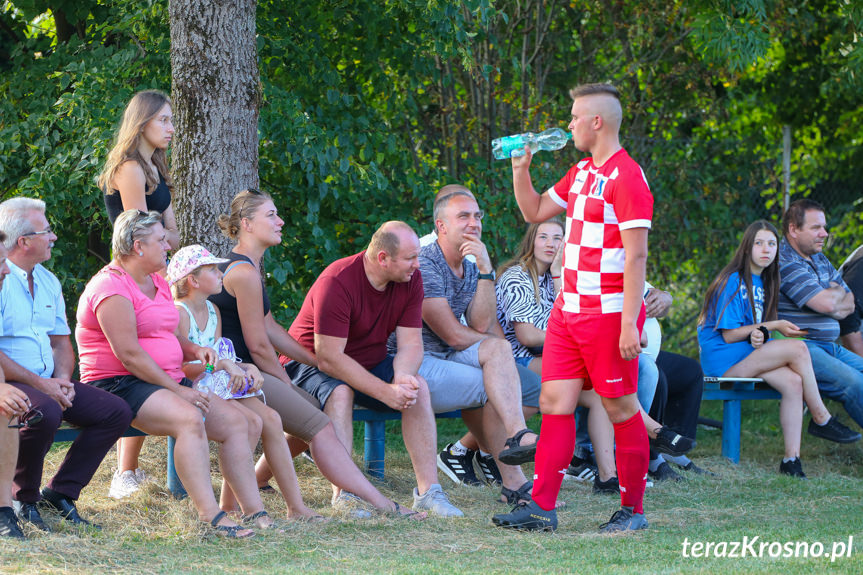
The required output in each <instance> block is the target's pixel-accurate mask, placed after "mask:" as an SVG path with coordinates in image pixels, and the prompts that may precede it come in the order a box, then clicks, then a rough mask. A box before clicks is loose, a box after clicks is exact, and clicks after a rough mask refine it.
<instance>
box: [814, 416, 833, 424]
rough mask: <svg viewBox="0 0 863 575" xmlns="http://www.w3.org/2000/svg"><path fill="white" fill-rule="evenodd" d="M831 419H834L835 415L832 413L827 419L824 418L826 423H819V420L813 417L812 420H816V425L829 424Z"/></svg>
mask: <svg viewBox="0 0 863 575" xmlns="http://www.w3.org/2000/svg"><path fill="white" fill-rule="evenodd" d="M831 419H833V416H832V415H831V416H830V417H828V418H827V419H825V420H824V423H818V422H817V421H815V420H814V419H813V420H812V421H814V422H815V425H827V424H828V423H830V420H831Z"/></svg>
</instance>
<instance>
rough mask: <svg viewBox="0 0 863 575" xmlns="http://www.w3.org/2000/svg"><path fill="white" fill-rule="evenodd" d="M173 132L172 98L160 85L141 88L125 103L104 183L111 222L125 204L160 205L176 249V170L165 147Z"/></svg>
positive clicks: (135, 206)
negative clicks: (173, 179) (173, 198)
mask: <svg viewBox="0 0 863 575" xmlns="http://www.w3.org/2000/svg"><path fill="white" fill-rule="evenodd" d="M173 135H174V124H173V123H172V115H171V102H170V100H168V96H166V95H165V94H163V93H162V92H159V91H158V90H145V91H143V92H138V93H137V94H135V96H134V97H133V98H132V100H131V101H130V102H129V104H128V105H127V106H126V110H125V112H124V113H123V122H122V124H121V125H120V129H119V130H118V131H117V137H116V141H115V143H114V147H113V149H112V150H111V152H110V153H109V154H108V160H107V161H106V162H105V168H104V169H103V170H102V173H101V175H100V176H99V187H100V188H102V191H103V192H104V198H105V209H106V210H107V211H108V219H109V220H110V221H111V223H112V224H113V223H114V220H116V219H117V216H118V215H120V213H122V212H124V211H125V210H141V211H145V212H149V211H157V212H159V213H160V214H162V225H163V226H164V228H165V231H166V232H167V234H168V235H167V239H168V243H169V244H171V249H174V250H176V249H177V248H178V247H179V244H180V236H179V233H178V232H177V220H176V218H175V217H174V208H173V207H172V205H171V188H172V187H173V183H172V182H171V176H170V173H169V170H168V160H167V156H166V155H165V151H166V150H167V149H168V146H169V145H170V144H171V139H172V138H173Z"/></svg>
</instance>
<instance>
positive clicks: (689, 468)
mask: <svg viewBox="0 0 863 575" xmlns="http://www.w3.org/2000/svg"><path fill="white" fill-rule="evenodd" d="M680 469H682V470H683V471H689V472H691V473H694V474H696V475H705V476H707V477H719V475H717V474H716V473H713V472H712V471H709V470H707V469H704V468H703V467H699V466H697V465H695V462H694V461H690V462H689V463H687V464H686V465H684V466H683V467H681V468H680Z"/></svg>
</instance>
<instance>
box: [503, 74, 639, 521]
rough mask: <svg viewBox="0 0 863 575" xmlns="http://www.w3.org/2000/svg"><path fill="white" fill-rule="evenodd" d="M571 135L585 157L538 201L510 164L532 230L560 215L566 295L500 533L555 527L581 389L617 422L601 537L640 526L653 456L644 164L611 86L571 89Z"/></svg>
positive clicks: (555, 312) (523, 172)
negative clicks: (624, 139)
mask: <svg viewBox="0 0 863 575" xmlns="http://www.w3.org/2000/svg"><path fill="white" fill-rule="evenodd" d="M570 95H571V96H572V98H573V103H572V120H571V121H570V123H569V130H570V131H571V132H572V138H573V142H574V144H575V147H576V148H578V149H579V150H581V151H583V152H586V153H588V154H590V156H589V157H587V158H585V159H583V160H581V161H580V162H578V164H576V165H575V166H573V167H572V168H571V169H570V170H569V172H567V174H566V175H565V176H564V177H563V179H561V180H560V181H559V182H557V183H556V184H555V185H554V186H553V187H552V188H550V189H549V190H548V191H546V192H545V193H544V194H542V195H540V194H538V193H537V192H536V191H535V190H534V187H533V184H532V182H531V177H530V170H529V168H530V161H531V153H530V150H529V149H526V150H525V151H526V153H525V155H524V156H521V157H518V158H513V159H512V174H513V187H514V189H515V197H516V200H517V202H518V206H519V208H520V209H521V212H522V214H523V215H524V218H525V220H527V221H528V222H543V221H545V220H547V219H548V218H550V217H552V216H554V215H556V214H558V213H560V212H562V211H564V210H565V211H566V239H565V240H564V245H563V246H562V248H561V249H564V250H565V251H564V259H563V270H562V272H561V273H562V275H563V278H562V280H563V282H562V284H563V288H562V290H561V292H560V294H558V296H557V299H556V301H555V304H554V308H553V309H552V312H551V318H550V319H549V322H548V330H547V332H546V338H545V345H544V349H543V364H542V394H541V396H540V410H541V411H542V413H543V417H542V428H541V431H540V439H539V444H538V448H537V452H536V467H535V474H536V475H535V483H534V487H533V496H532V501H531V502H530V503H528V504H522V505H520V506H517V507H516V508H514V509H513V510H512V512H510V513H505V514H499V515H495V516H494V517H493V519H492V521H493V522H494V524H495V525H499V526H501V527H510V528H516V529H528V530H554V529H556V528H557V513H556V512H555V500H556V497H557V494H558V492H559V491H560V485H561V481H562V480H563V475H564V473H565V471H566V468H567V465H568V464H569V461H570V459H571V458H572V453H573V449H574V447H575V420H574V416H573V412H574V411H575V407H576V405H577V403H578V395H579V393H580V392H581V390H582V389H590V388H591V387H592V388H594V389H596V391H597V393H598V394H599V395H600V396H601V397H602V403H603V405H604V406H605V409H606V411H608V415H609V418H610V419H611V422H612V423H613V424H614V435H615V443H616V446H617V449H616V462H617V471H618V476H619V479H620V496H621V504H622V505H621V508H620V509H619V510H618V511H616V512H615V513H614V515H612V517H611V519H610V520H609V521H608V522H607V523H604V524H603V525H602V526H601V527H600V531H603V532H608V533H610V532H619V531H634V530H638V529H644V528H646V527H647V520H646V519H645V518H644V509H643V506H642V501H643V498H644V487H645V478H646V475H647V465H648V460H649V443H648V435H647V430H646V429H645V425H644V422H643V421H642V417H641V413H640V410H639V404H638V399H637V398H636V394H635V392H636V389H637V386H638V360H637V358H638V354H639V353H640V351H641V346H640V340H641V327H642V325H643V324H644V306H643V303H642V294H643V292H644V276H645V263H646V261H647V232H648V230H649V229H650V226H651V218H652V217H653V196H652V195H651V193H650V188H649V187H648V185H647V180H646V179H645V177H644V173H643V172H642V170H641V167H640V166H639V165H638V164H637V163H636V162H635V161H634V160H633V159H632V158H630V157H629V154H627V153H626V150H624V149H623V147H622V146H621V145H620V140H619V131H620V123H621V118H622V115H623V113H622V108H621V105H620V99H619V95H618V92H617V90H616V89H615V88H614V87H613V86H611V85H608V84H586V85H582V86H578V87H576V88H575V89H573V90H572V91H571V92H570Z"/></svg>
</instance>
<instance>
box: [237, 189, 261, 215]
mask: <svg viewBox="0 0 863 575" xmlns="http://www.w3.org/2000/svg"><path fill="white" fill-rule="evenodd" d="M244 191H245V192H248V193H249V194H250V195H248V196H246V197H245V198H243V205H242V206H241V207H240V209H239V210H237V214H239V215H240V217H246V218H251V216H243V214H244V213H245V211H246V205H247V204H248V203H249V200H250V199H252V197H253V196H263V195H264V194H263V193H262V192H261V191H260V190H258V189H257V188H247V189H245V190H244Z"/></svg>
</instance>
